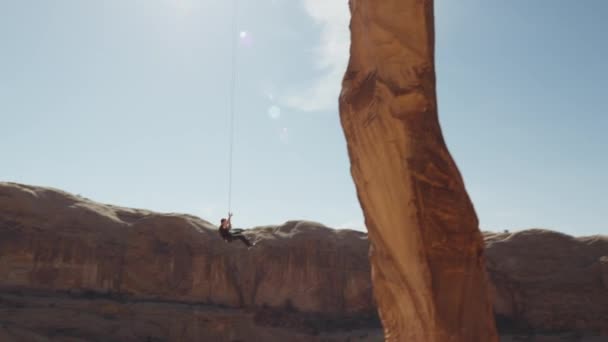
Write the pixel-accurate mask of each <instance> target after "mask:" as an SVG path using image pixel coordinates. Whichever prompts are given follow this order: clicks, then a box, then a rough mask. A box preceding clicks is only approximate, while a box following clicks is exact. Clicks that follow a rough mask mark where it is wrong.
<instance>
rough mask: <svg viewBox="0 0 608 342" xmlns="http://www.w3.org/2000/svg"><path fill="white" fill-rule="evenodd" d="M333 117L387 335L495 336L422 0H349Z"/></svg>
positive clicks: (443, 339) (429, 4)
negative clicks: (441, 108) (440, 108)
mask: <svg viewBox="0 0 608 342" xmlns="http://www.w3.org/2000/svg"><path fill="white" fill-rule="evenodd" d="M350 9H351V14H352V19H351V24H350V29H351V48H350V60H349V64H348V68H347V70H346V73H345V76H344V80H343V84H342V93H341V96H340V118H341V122H342V127H343V129H344V134H345V137H346V141H347V145H348V153H349V156H350V161H351V172H352V177H353V179H354V182H355V185H356V188H357V193H358V197H359V202H360V203H361V206H362V209H363V212H364V214H365V222H366V226H367V229H368V231H369V237H370V243H371V248H370V260H371V267H372V281H373V284H374V294H375V297H376V299H377V302H378V307H379V313H380V317H381V319H382V323H383V326H384V332H385V336H386V339H387V340H388V341H428V342H434V341H436V342H448V341H462V342H473V341H480V342H490V341H497V335H496V331H495V327H494V318H493V315H492V306H491V302H490V296H489V286H488V284H489V283H488V280H487V275H486V270H485V258H484V251H483V239H482V236H481V233H480V231H479V229H478V221H477V217H476V214H475V211H474V209H473V205H472V204H471V201H470V199H469V197H468V195H467V193H466V191H465V187H464V184H463V180H462V177H461V175H460V173H459V171H458V169H457V167H456V164H455V163H454V161H453V160H452V158H451V156H450V154H449V152H448V150H447V148H446V145H445V143H444V141H443V137H442V133H441V129H440V127H439V121H438V117H437V101H436V93H435V66H434V22H433V1H431V0H386V1H373V0H351V1H350Z"/></svg>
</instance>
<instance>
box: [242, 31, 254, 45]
mask: <svg viewBox="0 0 608 342" xmlns="http://www.w3.org/2000/svg"><path fill="white" fill-rule="evenodd" d="M239 41H240V43H241V45H243V46H247V47H249V46H252V45H253V36H252V35H251V32H247V31H241V32H240V33H239Z"/></svg>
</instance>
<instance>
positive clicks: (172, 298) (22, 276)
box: [0, 183, 375, 330]
mask: <svg viewBox="0 0 608 342" xmlns="http://www.w3.org/2000/svg"><path fill="white" fill-rule="evenodd" d="M216 229H217V228H216V226H214V225H212V224H211V223H209V222H207V221H204V220H201V219H199V218H196V217H193V216H189V215H179V214H159V213H154V212H150V211H146V210H136V209H128V208H119V207H115V206H110V205H102V204H99V203H96V202H93V201H90V200H88V199H85V198H81V197H77V196H73V195H71V194H68V193H65V192H62V191H59V190H54V189H49V188H42V187H32V186H26V185H20V184H12V183H0V291H3V292H7V293H11V291H18V292H20V293H23V292H24V291H25V292H26V293H39V292H49V291H51V292H55V293H64V294H65V293H67V294H70V295H84V296H85V297H86V296H93V297H102V298H115V299H128V300H130V301H137V302H142V301H143V302H146V301H162V302H171V303H189V304H200V303H203V304H206V305H219V306H222V307H225V308H235V309H236V308H238V309H243V308H269V309H272V310H283V311H288V312H291V311H297V312H301V313H310V314H320V316H319V317H322V318H323V319H324V320H330V321H331V320H333V319H335V318H336V317H338V318H340V320H341V321H349V320H351V321H353V322H357V320H358V319H359V317H363V318H368V317H370V316H372V317H373V316H374V311H375V309H374V304H373V298H372V292H371V283H370V281H369V264H368V261H367V256H366V254H365V252H363V251H365V249H366V248H367V245H368V243H367V237H366V234H364V233H362V232H357V231H352V230H340V231H335V230H332V229H328V228H327V227H324V226H323V225H321V224H318V223H313V222H305V221H292V222H287V223H285V224H283V225H281V226H268V227H258V228H257V229H255V232H249V233H248V234H249V236H250V237H251V238H253V239H255V240H258V245H256V247H255V248H253V249H251V250H248V249H247V248H246V247H245V246H244V245H242V244H241V243H240V242H238V241H236V242H233V243H231V244H230V243H226V242H224V241H223V240H221V239H220V237H219V235H218V234H217V231H216ZM260 315H261V316H260V317H259V318H260V319H261V320H262V321H269V322H270V323H272V322H275V323H276V319H275V318H273V317H272V314H265V313H264V312H261V313H260ZM275 323H272V324H275ZM276 324H279V325H280V322H279V323H276ZM276 324H275V325H276ZM361 325H365V323H363V324H361ZM348 328H349V329H351V328H352V327H348ZM313 330H314V329H313Z"/></svg>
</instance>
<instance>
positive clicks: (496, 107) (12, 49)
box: [0, 0, 608, 235]
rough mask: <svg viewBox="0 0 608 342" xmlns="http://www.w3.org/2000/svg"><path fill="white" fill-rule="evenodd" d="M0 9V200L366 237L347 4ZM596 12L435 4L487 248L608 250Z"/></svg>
mask: <svg viewBox="0 0 608 342" xmlns="http://www.w3.org/2000/svg"><path fill="white" fill-rule="evenodd" d="M231 6H232V2H231V1H224V0H222V1H219V0H105V1H76V0H55V1H43V0H38V1H34V0H21V1H9V0H0V160H1V162H0V163H1V164H0V180H4V181H16V182H22V183H28V184H35V185H44V186H52V187H56V188H61V189H64V190H66V191H69V192H73V193H78V194H81V195H83V196H86V197H89V198H92V199H95V200H98V201H100V202H105V203H113V204H118V205H124V206H131V207H139V208H148V209H153V210H158V211H165V212H167V211H170V212H186V213H192V214H195V215H199V216H201V217H203V218H205V219H207V220H210V221H217V220H218V219H219V217H221V216H222V215H223V214H224V213H225V212H226V211H227V200H228V198H227V189H228V185H227V183H228V150H229V144H228V136H229V89H230V72H231V63H230V53H231V44H232V42H233V39H236V40H237V43H238V45H237V63H236V71H237V83H236V92H235V96H236V101H235V110H236V121H235V131H234V132H235V145H234V159H233V162H234V174H233V177H234V178H233V200H232V208H233V211H234V212H235V223H236V225H239V226H245V227H249V226H253V225H261V224H276V223H281V222H284V221H286V220H290V219H309V220H314V221H319V222H322V223H325V224H327V225H330V226H336V227H350V228H362V227H363V223H362V222H363V219H362V214H361V210H360V208H359V204H358V202H357V199H356V195H355V190H354V185H353V183H352V180H351V178H350V173H349V164H348V157H347V154H346V145H345V141H344V136H343V133H342V131H341V127H340V124H339V118H338V113H337V94H338V91H339V88H340V80H341V77H342V74H343V72H344V68H345V66H346V62H347V60H348V46H349V32H348V20H349V13H348V7H347V1H334V0H332V1H328V0H290V1H288V0H256V1H249V0H239V11H238V15H237V22H238V34H237V35H236V37H235V36H233V35H232V34H231V17H230V15H231V13H232V9H231ZM607 11H608V3H606V2H605V1H603V0H586V1H585V3H584V6H582V5H581V4H577V3H575V2H573V1H569V0H536V1H524V0H511V1H498V0H494V1H480V0H459V1H451V0H450V1H448V0H438V1H436V27H437V79H438V93H439V108H440V120H441V124H442V128H443V131H444V135H445V137H446V140H447V143H448V146H449V148H450V151H451V152H452V154H453V155H454V157H455V158H456V161H457V163H458V165H459V167H460V169H461V171H462V173H463V176H464V178H465V182H466V185H467V189H468V191H469V193H470V195H471V197H472V199H473V201H474V203H475V207H476V209H477V213H478V216H479V218H480V223H481V227H482V228H483V229H491V230H499V229H512V230H515V229H522V228H529V227H545V228H550V229H555V230H559V231H563V232H566V233H569V234H574V235H589V234H601V233H603V234H606V233H607V232H608V226H607V224H606V220H605V219H604V217H605V214H604V213H605V211H606V209H608V200H607V198H606V196H605V193H606V190H607V189H608V186H606V179H605V175H606V174H608V158H607V157H606V155H607V153H606V150H607V147H608V138H607V136H606V132H607V131H608V118H607V116H606V114H607V113H606V112H607V109H608V102H607V100H606V90H608V85H607V82H608V81H607V80H608V65H607V64H606V60H608V58H607V57H608V56H607V52H608V44H607V43H606V39H605V36H604V35H605V32H608V22H606V21H605V20H604V19H605V18H604V17H605V13H607Z"/></svg>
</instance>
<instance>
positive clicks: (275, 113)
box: [268, 105, 281, 120]
mask: <svg viewBox="0 0 608 342" xmlns="http://www.w3.org/2000/svg"><path fill="white" fill-rule="evenodd" d="M268 116H269V117H270V118H271V119H273V120H277V119H278V118H280V117H281V108H279V107H278V106H275V105H272V106H270V108H268Z"/></svg>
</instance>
